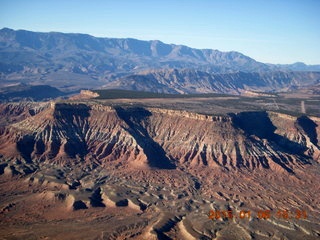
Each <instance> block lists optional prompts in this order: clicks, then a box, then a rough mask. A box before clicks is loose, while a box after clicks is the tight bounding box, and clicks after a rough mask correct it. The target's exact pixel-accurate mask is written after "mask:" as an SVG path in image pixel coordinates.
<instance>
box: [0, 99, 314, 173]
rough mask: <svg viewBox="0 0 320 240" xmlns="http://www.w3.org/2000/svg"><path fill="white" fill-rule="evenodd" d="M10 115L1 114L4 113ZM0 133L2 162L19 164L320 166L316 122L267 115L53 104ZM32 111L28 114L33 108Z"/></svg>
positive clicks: (289, 169) (291, 169) (289, 168)
mask: <svg viewBox="0 0 320 240" xmlns="http://www.w3.org/2000/svg"><path fill="white" fill-rule="evenodd" d="M7 108H8V106H7V107H5V106H2V107H1V109H2V111H6V109H7ZM28 108H29V110H28V111H27V112H29V115H27V116H26V115H23V116H24V117H22V116H21V114H20V115H18V116H20V117H19V118H18V119H19V120H20V121H17V122H16V123H12V124H7V126H6V127H3V128H2V130H1V136H0V154H2V156H3V157H4V158H5V159H16V160H19V161H21V162H25V163H37V164H40V163H41V164H46V163H48V164H64V165H70V166H72V165H76V164H81V166H86V167H91V168H94V167H95V166H97V165H101V166H109V165H115V166H117V167H127V166H130V167H134V168H142V169H150V168H152V169H173V168H182V169H184V168H186V169H195V168H202V167H204V168H223V169H226V170H237V169H241V168H245V169H250V170H252V169H256V168H267V169H269V168H270V169H273V170H279V171H287V172H294V169H295V168H296V167H300V166H303V165H304V164H309V163H312V161H319V158H320V157H319V156H320V151H319V138H320V137H319V136H320V135H319V133H320V128H319V123H320V120H319V119H318V118H308V117H306V116H305V117H300V118H296V117H292V116H289V115H285V114H279V113H273V112H243V113H239V114H230V115H229V116H206V115H200V114H196V113H189V112H185V111H173V110H164V109H154V108H150V109H144V108H138V107H132V108H128V107H126V108H124V107H115V108H113V107H109V106H103V105H99V104H88V103H56V104H54V103H53V104H51V105H49V104H47V105H46V107H42V108H39V107H38V108H37V109H40V110H39V111H36V112H33V114H30V106H28V105H26V106H24V108H23V109H25V110H21V112H22V113H24V112H26V109H28ZM33 108H34V107H33Z"/></svg>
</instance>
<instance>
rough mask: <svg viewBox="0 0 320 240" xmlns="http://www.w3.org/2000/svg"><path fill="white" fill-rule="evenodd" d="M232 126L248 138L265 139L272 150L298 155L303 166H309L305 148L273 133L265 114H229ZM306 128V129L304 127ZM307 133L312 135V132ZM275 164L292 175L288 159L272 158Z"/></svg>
mask: <svg viewBox="0 0 320 240" xmlns="http://www.w3.org/2000/svg"><path fill="white" fill-rule="evenodd" d="M230 116H231V117H232V120H233V125H234V126H235V127H236V128H240V129H242V130H243V131H244V132H245V133H246V134H247V135H248V136H250V135H255V136H257V137H259V138H260V139H267V140H268V142H270V143H271V145H272V147H273V150H275V151H276V152H283V153H287V154H290V155H291V154H292V155H298V156H301V157H303V158H299V160H300V162H301V163H303V164H309V163H310V162H309V161H308V158H309V157H308V156H306V155H305V153H304V152H305V151H306V150H307V147H306V146H304V145H302V144H299V143H297V142H294V141H291V140H289V139H288V138H286V137H283V136H281V135H279V134H276V133H275V130H276V129H277V128H276V127H275V126H274V125H273V123H272V122H271V120H270V118H269V116H268V113H267V112H241V113H238V114H230ZM305 128H306V127H305ZM309 132H311V133H313V131H312V130H310V131H309ZM313 139H314V138H313ZM272 159H273V161H274V162H275V163H277V164H279V165H280V166H281V167H283V168H284V169H285V170H286V171H288V172H290V173H292V172H293V170H292V169H291V168H289V167H288V165H287V163H288V159H287V158H284V157H280V158H278V157H276V156H272Z"/></svg>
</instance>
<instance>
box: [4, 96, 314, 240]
mask: <svg viewBox="0 0 320 240" xmlns="http://www.w3.org/2000/svg"><path fill="white" fill-rule="evenodd" d="M303 97H306V96H302V98H303ZM280 98H281V101H279V99H280ZM302 98H291V99H290V101H289V102H286V99H289V98H288V96H284V97H283V98H282V97H279V96H278V98H277V99H273V98H267V97H265V98H264V97H261V96H255V97H253V96H251V97H245V98H244V97H230V96H228V97H220V98H208V99H203V98H198V99H187V100H186V99H184V100H181V99H166V100H164V99H148V100H146V99H143V100H142V99H135V100H132V99H131V100H128V99H126V100H124V99H123V100H119V99H118V100H115V99H113V100H112V99H111V100H92V99H89V100H85V99H82V100H79V99H78V100H65V101H59V102H43V103H29V102H24V103H23V102H21V103H7V104H2V105H0V115H1V116H2V117H1V124H0V159H1V162H0V174H1V175H0V194H1V198H0V236H1V238H2V239H318V238H319V237H320V215H319V214H320V200H319V199H320V185H319V182H320V175H319V172H320V171H319V170H320V146H319V141H320V127H319V126H320V118H319V117H318V113H317V111H313V114H311V113H310V112H309V111H311V110H310V109H312V108H311V106H315V105H312V104H308V103H307V99H305V100H303V101H305V107H306V109H305V110H306V113H307V114H303V113H299V110H295V107H297V108H300V110H301V99H302ZM249 99H251V103H252V105H249V102H250V101H249ZM273 100H275V101H276V102H277V104H278V109H265V106H266V105H265V104H264V103H265V102H273ZM309 100H310V99H309ZM315 101H317V99H315ZM235 102H237V103H238V105H236V104H234V103H235ZM246 102H247V104H246ZM292 102H297V103H298V105H297V106H293V105H290V103H292ZM226 103H228V104H227V105H226ZM312 103H313V102H312ZM223 105H224V106H225V107H224V108H223ZM170 106H171V107H170ZM226 106H229V108H226ZM248 106H250V108H249V109H248ZM272 108H277V107H275V105H272ZM219 109H220V110H221V111H220V110H219Z"/></svg>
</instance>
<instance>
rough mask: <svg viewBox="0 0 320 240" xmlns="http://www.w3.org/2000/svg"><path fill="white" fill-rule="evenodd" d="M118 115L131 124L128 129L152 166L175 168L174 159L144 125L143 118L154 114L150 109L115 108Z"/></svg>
mask: <svg viewBox="0 0 320 240" xmlns="http://www.w3.org/2000/svg"><path fill="white" fill-rule="evenodd" d="M115 110H116V112H117V115H118V116H119V118H121V119H122V120H123V121H124V122H126V124H127V125H128V126H129V128H128V129H126V130H127V131H128V132H129V133H130V134H131V135H132V136H133V137H134V139H135V140H136V141H137V143H138V144H139V146H140V147H142V148H143V151H144V153H145V154H146V156H147V158H148V162H149V165H150V167H153V168H159V169H175V165H174V164H172V160H171V159H169V158H168V157H167V156H166V152H165V151H164V150H163V148H162V147H161V146H160V145H159V144H158V143H157V142H155V141H154V140H153V139H152V137H150V135H149V133H148V131H147V130H146V129H145V128H144V127H143V125H142V122H143V120H145V119H147V118H148V117H149V116H151V115H152V113H151V112H149V111H148V110H146V109H144V108H141V107H134V108H127V109H124V108H122V107H116V108H115Z"/></svg>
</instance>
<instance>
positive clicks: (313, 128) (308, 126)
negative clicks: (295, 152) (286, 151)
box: [296, 116, 318, 146]
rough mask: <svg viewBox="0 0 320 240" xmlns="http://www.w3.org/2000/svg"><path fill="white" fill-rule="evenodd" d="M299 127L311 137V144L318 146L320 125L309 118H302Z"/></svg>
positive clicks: (299, 119) (299, 120)
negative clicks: (319, 127) (319, 126)
mask: <svg viewBox="0 0 320 240" xmlns="http://www.w3.org/2000/svg"><path fill="white" fill-rule="evenodd" d="M296 123H297V124H298V127H299V126H300V127H301V128H302V130H303V131H304V132H305V134H306V135H307V136H308V137H309V139H310V142H312V143H313V144H314V145H315V146H318V137H317V127H318V125H317V124H316V123H315V122H314V121H312V120H311V119H310V118H308V117H307V116H301V117H299V118H298V119H297V122H296Z"/></svg>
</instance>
